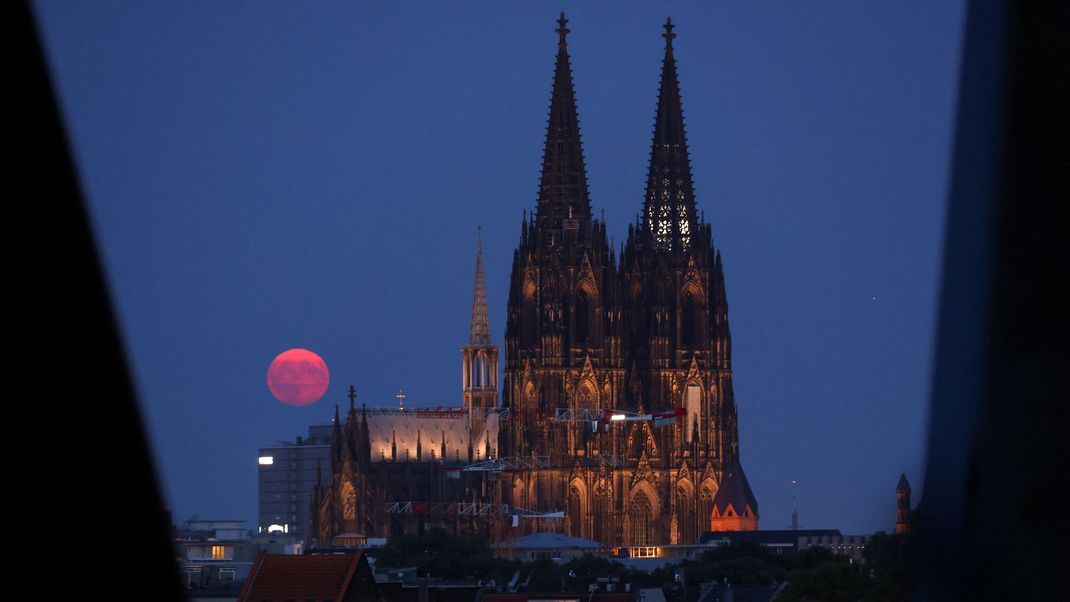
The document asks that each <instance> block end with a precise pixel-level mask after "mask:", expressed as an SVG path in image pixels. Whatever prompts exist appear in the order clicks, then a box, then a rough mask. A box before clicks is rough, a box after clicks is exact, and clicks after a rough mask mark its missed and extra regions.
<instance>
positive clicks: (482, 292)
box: [468, 227, 490, 345]
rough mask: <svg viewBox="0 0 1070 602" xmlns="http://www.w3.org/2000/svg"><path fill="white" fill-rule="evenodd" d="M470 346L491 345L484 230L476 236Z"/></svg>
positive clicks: (480, 228)
mask: <svg viewBox="0 0 1070 602" xmlns="http://www.w3.org/2000/svg"><path fill="white" fill-rule="evenodd" d="M468 344H469V345H489V344H490V318H489V315H488V312H487V285H486V281H485V279H484V277H483V228H482V227H479V229H478V230H477V234H476V281H475V287H474V291H473V293H472V325H471V328H470V329H469V331H468Z"/></svg>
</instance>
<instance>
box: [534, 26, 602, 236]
mask: <svg viewBox="0 0 1070 602" xmlns="http://www.w3.org/2000/svg"><path fill="white" fill-rule="evenodd" d="M557 23H558V25H559V27H558V28H557V29H556V30H555V31H557V35H558V42H557V64H556V65H555V66H554V89H553V93H552V94H551V98H550V117H549V121H548V123H547V127H546V148H545V150H544V152H543V158H542V177H541V179H540V181H539V199H538V207H537V210H536V218H535V223H537V224H538V226H539V227H540V228H543V229H544V230H559V229H561V228H563V227H564V226H566V225H568V222H566V221H565V220H579V221H580V222H583V221H589V220H590V219H591V201H590V198H589V197H588V195H587V171H586V169H585V168H584V164H583V146H582V144H581V142H580V120H579V117H578V116H577V113H576V94H575V92H574V90H573V87H572V66H571V64H570V62H569V57H568V43H567V42H566V41H565V37H566V36H567V35H568V32H569V31H570V30H569V29H568V28H567V27H565V26H566V25H567V24H568V19H566V18H565V13H563V12H562V13H561V18H560V19H558V21H557ZM572 223H576V222H572Z"/></svg>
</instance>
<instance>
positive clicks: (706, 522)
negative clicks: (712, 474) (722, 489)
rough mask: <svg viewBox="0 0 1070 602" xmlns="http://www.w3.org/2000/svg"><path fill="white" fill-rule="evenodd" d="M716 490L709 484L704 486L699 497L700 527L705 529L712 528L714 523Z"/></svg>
mask: <svg viewBox="0 0 1070 602" xmlns="http://www.w3.org/2000/svg"><path fill="white" fill-rule="evenodd" d="M714 495H715V494H714V490H713V489H711V488H710V487H708V486H703V487H702V492H701V493H700V494H699V499H698V512H699V521H700V526H699V528H700V529H702V530H703V531H707V530H709V529H710V526H711V525H712V524H713V496H714Z"/></svg>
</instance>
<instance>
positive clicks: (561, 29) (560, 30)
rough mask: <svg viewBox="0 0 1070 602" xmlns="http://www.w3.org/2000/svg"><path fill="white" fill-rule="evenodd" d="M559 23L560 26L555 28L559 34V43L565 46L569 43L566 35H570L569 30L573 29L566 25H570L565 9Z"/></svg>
mask: <svg viewBox="0 0 1070 602" xmlns="http://www.w3.org/2000/svg"><path fill="white" fill-rule="evenodd" d="M557 25H558V28H557V29H555V30H554V31H556V32H557V35H558V40H557V45H558V46H560V47H562V48H564V47H565V46H566V45H567V42H565V36H567V35H568V32H570V31H572V30H570V29H569V28H568V27H565V26H566V25H568V19H566V18H565V11H561V18H560V19H558V20H557Z"/></svg>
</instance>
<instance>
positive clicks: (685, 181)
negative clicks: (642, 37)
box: [643, 19, 696, 250]
mask: <svg viewBox="0 0 1070 602" xmlns="http://www.w3.org/2000/svg"><path fill="white" fill-rule="evenodd" d="M673 27H674V25H673V24H672V19H666V20H665V33H664V34H662V37H663V38H665V58H664V59H663V60H662V64H661V88H660V90H659V92H658V112H657V117H656V118H655V121H654V138H653V141H652V142H651V147H650V171H649V173H648V175H647V185H646V197H645V199H644V201H643V230H644V236H645V237H648V240H652V241H653V243H654V247H655V248H656V249H658V250H672V249H681V248H687V247H689V246H690V244H691V238H692V236H694V234H695V226H696V219H695V189H694V185H693V184H692V181H691V161H690V158H689V157H688V152H687V139H686V136H685V135H684V109H683V104H682V103H681V101H680V83H679V81H678V80H677V76H676V58H675V57H674V56H673V47H672V41H673V39H675V38H676V34H674V33H673V32H672V30H673Z"/></svg>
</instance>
